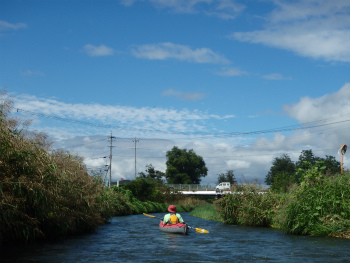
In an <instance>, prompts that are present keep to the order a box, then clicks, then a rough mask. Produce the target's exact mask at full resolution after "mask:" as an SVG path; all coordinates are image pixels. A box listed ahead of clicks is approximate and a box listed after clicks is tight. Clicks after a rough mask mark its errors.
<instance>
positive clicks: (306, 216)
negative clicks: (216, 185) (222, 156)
mask: <svg viewBox="0 0 350 263" xmlns="http://www.w3.org/2000/svg"><path fill="white" fill-rule="evenodd" d="M302 172H303V174H302V181H301V184H300V185H294V186H293V187H291V188H290V189H289V191H287V192H286V193H281V192H274V191H271V190H270V191H267V192H266V193H264V194H258V192H259V188H258V186H256V185H255V184H247V185H245V186H243V187H242V189H240V192H239V193H236V194H230V195H227V196H225V197H224V198H222V199H220V200H218V201H216V202H215V205H216V206H217V210H218V213H219V215H220V217H221V220H222V221H223V222H224V223H228V224H238V225H245V226H272V227H277V228H281V229H283V230H284V231H286V232H287V233H291V234H299V235H313V236H329V235H333V236H342V233H348V232H349V231H350V173H349V172H345V173H344V174H342V175H340V174H338V175H331V174H327V173H326V174H325V173H324V172H323V171H322V169H320V166H319V165H318V166H313V167H310V169H307V170H305V171H302Z"/></svg>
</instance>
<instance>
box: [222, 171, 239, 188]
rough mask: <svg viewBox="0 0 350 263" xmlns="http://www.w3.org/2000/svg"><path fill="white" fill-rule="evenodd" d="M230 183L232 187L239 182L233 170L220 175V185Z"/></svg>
mask: <svg viewBox="0 0 350 263" xmlns="http://www.w3.org/2000/svg"><path fill="white" fill-rule="evenodd" d="M221 182H230V183H231V185H235V184H237V180H236V177H235V174H234V173H233V170H228V171H227V172H226V173H221V174H219V175H218V183H221Z"/></svg>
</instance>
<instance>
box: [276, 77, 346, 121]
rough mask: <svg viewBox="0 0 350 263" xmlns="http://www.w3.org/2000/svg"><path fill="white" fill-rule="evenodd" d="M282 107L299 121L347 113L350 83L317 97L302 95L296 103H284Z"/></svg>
mask: <svg viewBox="0 0 350 263" xmlns="http://www.w3.org/2000/svg"><path fill="white" fill-rule="evenodd" d="M283 109H284V111H285V112H286V113H287V114H288V115H289V116H291V117H292V118H295V119H297V120H298V121H299V122H301V123H304V122H311V121H315V120H320V119H325V118H334V117H335V116H338V115H347V114H348V113H349V109H350V83H347V84H345V85H344V86H343V87H342V88H341V89H340V90H339V91H337V92H335V93H332V94H326V95H324V96H322V97H319V98H310V97H303V98H301V99H300V101H299V102H298V103H295V104H293V105H284V106H283Z"/></svg>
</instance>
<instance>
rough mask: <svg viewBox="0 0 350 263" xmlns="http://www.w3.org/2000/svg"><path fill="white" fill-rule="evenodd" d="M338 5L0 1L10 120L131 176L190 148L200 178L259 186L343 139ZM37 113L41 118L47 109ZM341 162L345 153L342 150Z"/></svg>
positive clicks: (342, 9)
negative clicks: (26, 122) (283, 164)
mask: <svg viewBox="0 0 350 263" xmlns="http://www.w3.org/2000/svg"><path fill="white" fill-rule="evenodd" d="M349 43H350V3H349V1H347V0H335V1H323V0H299V1H282V0H254V1H252V0H251V1H249V0H245V1H243V0H192V1H185V0H178V1H176V0H174V1H170V0H124V1H117V0H114V1H112V0H105V1H93V0H91V1H56V0H51V1H31V0H28V1H18V0H11V1H9V0H1V1H0V61H1V63H0V72H1V73H0V85H1V88H5V87H6V88H7V91H8V93H9V95H11V96H12V97H13V99H14V102H15V104H14V107H15V109H19V111H18V112H17V111H14V115H15V116H17V117H19V118H26V119H31V120H32V125H31V126H30V127H29V129H30V130H36V131H42V132H45V133H46V134H48V135H49V137H50V139H51V140H52V141H53V142H54V143H53V149H58V148H63V149H65V150H68V151H70V152H72V153H74V154H79V155H81V156H83V157H84V158H85V163H86V165H87V166H88V168H89V169H94V170H98V169H105V168H104V167H105V166H104V165H106V164H107V163H108V162H107V160H106V158H102V157H105V156H107V155H108V154H109V148H108V145H109V143H108V140H107V139H106V138H107V137H108V136H110V134H111V133H112V134H113V136H115V137H117V138H116V140H115V141H114V142H113V145H114V146H115V147H114V148H113V162H112V178H113V180H119V179H120V178H127V179H132V178H133V177H134V173H135V165H134V162H135V154H134V152H135V151H134V150H135V149H134V147H135V144H134V142H133V139H134V138H137V140H138V142H137V143H136V147H137V167H136V170H137V173H138V172H141V171H144V170H145V167H146V165H147V164H152V165H153V166H154V167H155V168H156V169H157V170H161V171H165V169H166V166H165V160H166V159H165V153H166V151H168V150H170V149H171V148H172V147H173V146H175V145H176V146H178V147H180V148H185V149H193V150H194V151H195V152H196V153H197V154H199V155H201V156H202V157H203V158H204V160H205V162H206V164H207V167H208V169H209V172H208V176H207V177H205V178H203V180H202V182H203V183H215V182H216V180H217V175H218V174H220V173H223V172H226V171H227V170H234V171H235V175H236V177H237V179H238V180H239V181H243V180H248V181H250V180H253V179H255V178H257V179H258V180H259V182H263V181H264V178H265V176H266V174H267V172H268V170H269V169H270V167H271V163H272V161H273V159H274V158H276V157H278V156H280V155H281V154H283V153H286V154H289V155H290V156H291V158H292V160H296V159H297V158H298V156H299V155H300V152H301V151H302V150H306V149H312V150H313V152H314V154H315V155H316V156H320V157H324V156H325V155H333V156H335V157H336V158H337V159H338V160H340V156H339V155H338V149H339V147H340V146H341V145H342V144H347V145H349V144H350V134H349V130H350V117H349V112H350V111H349V110H350V47H349ZM43 114H44V115H43ZM344 167H346V168H349V159H348V157H347V155H345V156H344Z"/></svg>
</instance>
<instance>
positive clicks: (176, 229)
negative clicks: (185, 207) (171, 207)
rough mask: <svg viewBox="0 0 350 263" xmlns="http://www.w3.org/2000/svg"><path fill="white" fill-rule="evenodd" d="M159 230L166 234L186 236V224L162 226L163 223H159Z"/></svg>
mask: <svg viewBox="0 0 350 263" xmlns="http://www.w3.org/2000/svg"><path fill="white" fill-rule="evenodd" d="M159 230H160V231H162V232H166V233H173V234H183V235H187V234H188V226H187V225H186V224H182V223H177V224H174V225H163V221H161V222H160V223H159Z"/></svg>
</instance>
